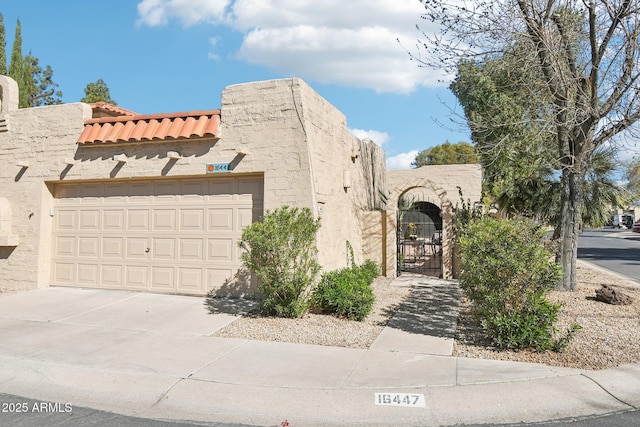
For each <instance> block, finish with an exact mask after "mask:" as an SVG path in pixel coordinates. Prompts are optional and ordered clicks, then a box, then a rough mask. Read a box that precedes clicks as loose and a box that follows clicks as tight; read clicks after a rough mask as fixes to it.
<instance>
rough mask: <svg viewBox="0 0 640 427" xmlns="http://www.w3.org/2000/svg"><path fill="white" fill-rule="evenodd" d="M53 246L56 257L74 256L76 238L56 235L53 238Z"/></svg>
mask: <svg viewBox="0 0 640 427" xmlns="http://www.w3.org/2000/svg"><path fill="white" fill-rule="evenodd" d="M54 242H55V247H54V250H53V253H54V256H56V257H75V256H76V238H75V237H71V236H58V237H56V238H55V239H54Z"/></svg>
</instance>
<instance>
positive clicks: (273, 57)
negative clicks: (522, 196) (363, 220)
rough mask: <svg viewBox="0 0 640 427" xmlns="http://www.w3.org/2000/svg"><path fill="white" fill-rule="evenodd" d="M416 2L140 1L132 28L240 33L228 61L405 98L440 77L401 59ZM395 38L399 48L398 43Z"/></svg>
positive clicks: (410, 41) (411, 33)
mask: <svg viewBox="0 0 640 427" xmlns="http://www.w3.org/2000/svg"><path fill="white" fill-rule="evenodd" d="M423 12H424V7H423V6H422V4H421V3H420V2H419V1H417V0H350V1H344V0H325V1H323V2H318V1H312V0H271V1H264V0H143V1H142V2H140V3H139V4H138V13H139V15H140V19H139V22H141V23H143V24H146V25H149V26H156V25H164V24H167V22H168V21H169V20H171V19H176V20H178V21H180V22H181V23H182V24H183V25H185V26H189V25H194V24H196V23H201V22H208V23H215V24H218V25H227V26H230V27H232V28H234V29H236V30H239V31H241V32H243V33H244V38H243V41H242V45H241V46H240V47H239V48H238V49H237V52H236V57H237V58H239V59H242V60H244V61H246V62H248V63H252V64H257V65H260V66H264V67H268V68H270V69H271V70H274V71H277V72H279V73H282V74H284V75H288V76H296V77H301V78H303V79H306V80H310V81H316V82H320V83H329V84H338V85H343V86H349V87H359V88H369V89H373V90H375V91H377V92H395V93H409V92H412V91H414V90H415V89H417V88H418V87H421V86H440V85H441V83H440V80H441V79H443V78H445V77H446V76H444V75H442V74H441V73H438V72H435V71H431V70H428V69H425V68H419V67H418V65H417V64H416V62H415V61H410V60H409V55H408V53H407V51H406V49H412V48H413V47H414V45H415V41H416V39H417V38H418V37H419V36H420V34H419V33H418V32H417V30H416V29H415V25H416V24H417V23H419V22H420V23H424V21H422V20H421V19H420V16H421V14H422V13H423ZM398 40H400V42H401V43H398Z"/></svg>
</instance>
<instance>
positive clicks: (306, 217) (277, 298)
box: [239, 206, 320, 317]
mask: <svg viewBox="0 0 640 427" xmlns="http://www.w3.org/2000/svg"><path fill="white" fill-rule="evenodd" d="M319 228H320V220H314V219H313V214H312V213H311V210H310V209H308V208H304V209H298V208H291V207H289V206H283V207H281V208H278V209H276V210H274V211H271V212H267V213H266V214H265V215H264V216H263V217H262V220H261V221H260V222H254V223H253V224H251V225H250V226H248V227H246V228H245V229H244V230H243V231H242V240H241V241H240V242H239V246H240V248H241V249H243V253H242V255H241V259H242V261H243V263H244V265H245V266H246V267H247V268H248V269H250V270H251V271H253V272H254V273H255V275H256V276H257V277H258V281H259V284H258V292H259V294H260V297H261V299H260V310H261V312H262V313H263V314H265V315H270V316H279V317H300V316H302V315H303V314H304V313H305V312H306V310H307V308H308V300H309V294H310V289H311V287H312V285H313V284H314V282H315V279H316V276H317V274H318V272H319V271H320V265H319V264H318V262H317V261H316V259H315V257H316V254H317V252H318V250H317V248H316V246H315V244H316V233H317V231H318V229H319Z"/></svg>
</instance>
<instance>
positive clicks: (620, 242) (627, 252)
mask: <svg viewBox="0 0 640 427" xmlns="http://www.w3.org/2000/svg"><path fill="white" fill-rule="evenodd" d="M578 259H582V260H585V261H589V262H591V263H593V264H596V265H599V266H600V267H604V268H607V269H609V270H612V271H615V272H617V273H620V274H624V275H625V276H628V277H630V278H632V279H634V280H636V281H638V282H640V233H634V232H632V231H630V230H618V229H611V228H605V229H600V230H589V231H585V232H584V233H582V235H581V236H580V239H579V240H578Z"/></svg>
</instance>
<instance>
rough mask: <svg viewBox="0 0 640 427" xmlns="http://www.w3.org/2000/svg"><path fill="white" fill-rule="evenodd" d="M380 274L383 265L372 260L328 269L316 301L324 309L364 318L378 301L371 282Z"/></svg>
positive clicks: (314, 300)
mask: <svg viewBox="0 0 640 427" xmlns="http://www.w3.org/2000/svg"><path fill="white" fill-rule="evenodd" d="M379 274H380V269H379V268H378V266H377V265H376V263H375V262H373V261H371V260H367V261H365V262H364V263H363V264H362V265H359V266H358V265H352V266H351V267H347V268H342V269H339V270H334V271H330V272H328V273H325V274H323V275H322V279H321V280H320V284H319V285H318V287H317V288H316V290H315V292H314V294H313V303H314V305H315V306H317V307H318V308H319V309H320V310H322V311H323V312H324V313H329V314H335V315H337V316H340V317H346V318H347V319H350V320H358V321H361V320H364V319H365V318H366V317H367V316H368V315H369V313H370V312H371V309H372V308H373V303H374V302H375V296H374V294H373V289H372V288H371V284H372V283H373V280H374V279H375V278H376V277H377V276H378V275H379Z"/></svg>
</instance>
